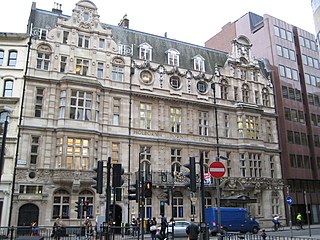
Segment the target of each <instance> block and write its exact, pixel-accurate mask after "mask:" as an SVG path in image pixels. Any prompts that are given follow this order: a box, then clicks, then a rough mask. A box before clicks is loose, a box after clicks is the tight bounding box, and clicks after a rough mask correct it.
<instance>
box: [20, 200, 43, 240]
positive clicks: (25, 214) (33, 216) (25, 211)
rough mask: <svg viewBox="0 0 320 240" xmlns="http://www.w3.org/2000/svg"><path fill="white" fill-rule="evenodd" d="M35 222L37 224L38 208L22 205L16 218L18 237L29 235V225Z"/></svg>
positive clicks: (32, 205) (29, 204)
mask: <svg viewBox="0 0 320 240" xmlns="http://www.w3.org/2000/svg"><path fill="white" fill-rule="evenodd" d="M33 221H36V222H37V223H38V224H39V222H38V221H39V208H38V206H37V205H35V204H32V203H28V204H25V205H22V206H21V207H20V209H19V216H18V226H19V228H18V231H17V233H18V235H30V233H31V223H32V222H33Z"/></svg>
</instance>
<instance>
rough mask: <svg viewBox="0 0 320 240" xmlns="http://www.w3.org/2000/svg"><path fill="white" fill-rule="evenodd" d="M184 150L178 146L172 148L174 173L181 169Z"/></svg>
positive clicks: (172, 169)
mask: <svg viewBox="0 0 320 240" xmlns="http://www.w3.org/2000/svg"><path fill="white" fill-rule="evenodd" d="M181 154H182V151H181V149H178V148H171V171H172V173H173V174H176V173H180V171H181V158H182V155H181Z"/></svg>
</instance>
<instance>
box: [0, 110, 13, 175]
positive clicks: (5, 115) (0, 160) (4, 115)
mask: <svg viewBox="0 0 320 240" xmlns="http://www.w3.org/2000/svg"><path fill="white" fill-rule="evenodd" d="M12 111H13V110H12V109H11V108H9V107H4V108H3V111H2V112H1V113H0V121H1V123H3V134H2V143H1V153H0V181H1V176H2V170H3V165H4V155H5V147H6V139H7V131H8V125H9V114H10V113H11V112H12Z"/></svg>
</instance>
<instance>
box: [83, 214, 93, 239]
mask: <svg viewBox="0 0 320 240" xmlns="http://www.w3.org/2000/svg"><path fill="white" fill-rule="evenodd" d="M83 226H84V227H85V237H86V239H88V238H89V237H90V236H91V235H92V233H93V228H92V223H91V221H90V219H89V217H87V218H86V220H85V221H84V223H83Z"/></svg>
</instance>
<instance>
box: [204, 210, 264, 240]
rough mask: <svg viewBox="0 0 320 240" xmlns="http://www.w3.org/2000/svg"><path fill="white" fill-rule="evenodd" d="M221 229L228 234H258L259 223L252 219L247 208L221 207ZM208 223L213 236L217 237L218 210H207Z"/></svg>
mask: <svg viewBox="0 0 320 240" xmlns="http://www.w3.org/2000/svg"><path fill="white" fill-rule="evenodd" d="M220 212H221V229H222V230H223V231H227V232H241V233H246V232H252V233H255V234H256V233H258V232H259V229H260V226H259V223H258V222H257V221H256V220H255V219H254V218H252V217H250V215H249V213H248V211H247V209H245V208H229V207H221V208H220ZM206 222H207V225H208V226H209V230H210V233H211V235H216V234H217V233H218V232H219V225H218V209H217V208H214V207H212V208H206Z"/></svg>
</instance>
